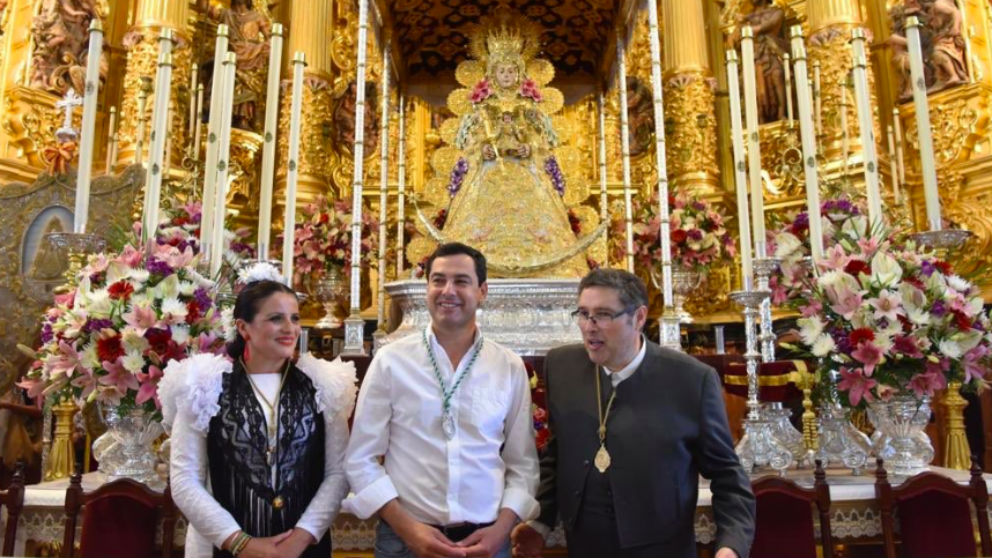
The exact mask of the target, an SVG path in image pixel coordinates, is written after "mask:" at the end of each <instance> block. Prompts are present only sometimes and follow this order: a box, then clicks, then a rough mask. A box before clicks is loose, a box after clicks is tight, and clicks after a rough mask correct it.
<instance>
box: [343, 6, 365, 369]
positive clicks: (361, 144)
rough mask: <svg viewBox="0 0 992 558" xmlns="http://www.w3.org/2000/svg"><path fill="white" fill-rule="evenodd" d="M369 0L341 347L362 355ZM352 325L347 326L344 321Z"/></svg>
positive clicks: (361, 19)
mask: <svg viewBox="0 0 992 558" xmlns="http://www.w3.org/2000/svg"><path fill="white" fill-rule="evenodd" d="M368 33H369V0H358V45H357V48H356V50H357V52H356V54H355V148H354V149H353V150H352V151H353V152H354V164H353V165H352V175H351V184H352V186H351V239H350V240H351V277H350V281H349V284H348V296H349V299H350V307H351V308H350V310H351V312H350V315H349V319H348V320H347V321H346V323H345V348H344V351H345V352H348V353H351V354H365V348H364V346H363V345H362V332H361V327H363V326H360V325H359V324H360V323H363V322H360V321H359V320H358V318H359V312H360V310H361V303H362V298H361V294H362V293H361V289H362V260H361V258H362V191H363V188H364V171H365V70H366V65H367V64H368V37H369V34H368ZM349 323H350V324H352V325H350V326H349V325H348V324H349Z"/></svg>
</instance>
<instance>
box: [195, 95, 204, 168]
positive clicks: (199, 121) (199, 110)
mask: <svg viewBox="0 0 992 558" xmlns="http://www.w3.org/2000/svg"><path fill="white" fill-rule="evenodd" d="M194 129H195V130H196V131H195V133H194V135H193V160H194V161H199V160H200V139H201V138H202V137H203V84H202V83H200V84H198V85H197V86H196V126H195V128H194Z"/></svg>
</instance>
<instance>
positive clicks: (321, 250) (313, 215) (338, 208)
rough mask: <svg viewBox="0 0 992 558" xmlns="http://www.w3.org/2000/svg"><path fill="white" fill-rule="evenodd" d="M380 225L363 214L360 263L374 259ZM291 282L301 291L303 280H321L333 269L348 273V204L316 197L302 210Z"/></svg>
mask: <svg viewBox="0 0 992 558" xmlns="http://www.w3.org/2000/svg"><path fill="white" fill-rule="evenodd" d="M378 239H379V221H378V219H376V217H375V216H374V215H372V214H371V212H369V211H363V212H362V254H361V263H362V265H367V264H369V263H371V262H373V261H374V260H375V259H376V255H377V251H376V250H377V249H378V246H379V240H378ZM293 254H294V256H293V268H294V271H295V272H294V274H293V282H294V284H295V285H296V286H297V288H300V287H302V286H303V278H304V277H308V278H310V279H315V280H316V279H321V278H323V277H324V276H325V275H326V274H327V272H328V271H330V270H331V269H332V268H339V269H342V270H343V272H344V273H345V274H349V273H350V272H351V208H350V207H349V205H348V202H346V201H344V200H338V201H334V202H331V201H329V200H328V199H327V198H326V197H324V196H318V197H317V198H316V199H315V200H314V201H313V202H311V203H309V204H307V205H306V206H304V207H303V208H302V210H301V212H300V216H299V218H298V219H297V222H296V233H295V237H294V245H293Z"/></svg>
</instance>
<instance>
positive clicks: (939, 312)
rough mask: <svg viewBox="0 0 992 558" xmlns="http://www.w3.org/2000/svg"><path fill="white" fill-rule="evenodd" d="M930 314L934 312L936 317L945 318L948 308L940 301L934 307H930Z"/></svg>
mask: <svg viewBox="0 0 992 558" xmlns="http://www.w3.org/2000/svg"><path fill="white" fill-rule="evenodd" d="M930 312H932V313H933V315H934V316H943V315H944V314H946V313H947V306H945V305H944V302H943V301H941V300H938V301H937V302H934V303H933V306H931V307H930Z"/></svg>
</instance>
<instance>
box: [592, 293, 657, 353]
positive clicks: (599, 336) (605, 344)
mask: <svg viewBox="0 0 992 558" xmlns="http://www.w3.org/2000/svg"><path fill="white" fill-rule="evenodd" d="M624 310H629V311H628V312H626V313H624V314H620V315H619V316H617V317H616V318H613V319H612V320H609V319H606V320H596V323H593V320H585V321H580V322H579V329H580V330H581V331H582V342H583V344H584V345H585V348H586V352H587V353H588V354H589V360H591V361H593V362H594V363H596V364H598V365H600V366H605V367H607V368H609V369H610V370H612V371H614V372H615V371H617V370H620V369H621V368H623V367H624V366H626V365H627V364H629V363H630V361H632V360H634V357H635V356H637V352H638V351H639V350H640V348H641V328H643V327H644V322H645V321H646V320H647V313H648V309H647V307H645V306H640V307H637V308H631V309H627V308H624V306H623V304H622V303H621V302H620V294H619V293H618V292H617V290H616V289H612V288H609V287H587V288H585V289H583V290H582V293H580V294H579V311H580V312H583V313H585V314H587V315H592V316H595V315H596V314H609V315H616V314H619V313H620V312H622V311H624Z"/></svg>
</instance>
